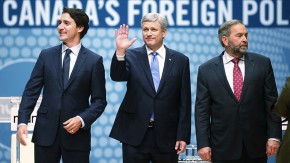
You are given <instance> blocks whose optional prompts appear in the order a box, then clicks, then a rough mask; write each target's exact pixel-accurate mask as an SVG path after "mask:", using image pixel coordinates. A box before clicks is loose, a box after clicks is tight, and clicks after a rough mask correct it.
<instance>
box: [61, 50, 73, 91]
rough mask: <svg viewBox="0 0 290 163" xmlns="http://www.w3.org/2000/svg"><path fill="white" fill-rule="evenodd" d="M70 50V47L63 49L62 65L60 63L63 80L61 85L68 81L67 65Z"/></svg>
mask: <svg viewBox="0 0 290 163" xmlns="http://www.w3.org/2000/svg"><path fill="white" fill-rule="evenodd" d="M71 52H72V51H71V50H70V49H66V51H65V55H64V58H63V65H62V71H63V72H62V73H63V74H62V80H63V87H65V86H66V83H67V81H68V78H69V65H70V56H69V54H70V53H71Z"/></svg>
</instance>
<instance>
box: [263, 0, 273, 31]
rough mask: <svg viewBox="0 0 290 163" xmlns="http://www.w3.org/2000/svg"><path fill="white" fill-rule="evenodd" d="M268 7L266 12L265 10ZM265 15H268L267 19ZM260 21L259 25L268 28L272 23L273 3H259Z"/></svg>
mask: <svg viewBox="0 0 290 163" xmlns="http://www.w3.org/2000/svg"><path fill="white" fill-rule="evenodd" d="M267 7H268V9H269V10H268V12H267V10H266V8H267ZM266 13H268V19H267V18H266V17H267V16H266ZM260 21H261V24H263V25H265V26H269V25H271V24H273V22H274V3H273V2H272V1H267V0H266V1H261V4H260Z"/></svg>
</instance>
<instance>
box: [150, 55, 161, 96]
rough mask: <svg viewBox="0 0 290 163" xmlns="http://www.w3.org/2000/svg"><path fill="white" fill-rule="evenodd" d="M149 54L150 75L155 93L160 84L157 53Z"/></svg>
mask: <svg viewBox="0 0 290 163" xmlns="http://www.w3.org/2000/svg"><path fill="white" fill-rule="evenodd" d="M151 54H152V59H151V74H152V78H153V82H154V87H155V91H156V92H157V90H158V86H159V83H160V75H159V62H158V58H157V55H158V53H157V52H152V53H151Z"/></svg>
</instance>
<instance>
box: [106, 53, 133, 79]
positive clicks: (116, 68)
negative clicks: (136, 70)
mask: <svg viewBox="0 0 290 163" xmlns="http://www.w3.org/2000/svg"><path fill="white" fill-rule="evenodd" d="M126 57H127V55H126V56H125V58H126ZM129 70H130V67H129V64H128V61H127V59H125V60H122V61H118V59H117V56H116V53H115V54H114V56H113V58H112V62H111V69H110V76H111V79H112V80H113V81H127V79H128V76H129Z"/></svg>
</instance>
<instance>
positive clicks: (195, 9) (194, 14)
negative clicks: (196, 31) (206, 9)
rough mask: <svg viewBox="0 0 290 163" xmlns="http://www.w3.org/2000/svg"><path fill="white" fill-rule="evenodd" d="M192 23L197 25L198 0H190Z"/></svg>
mask: <svg viewBox="0 0 290 163" xmlns="http://www.w3.org/2000/svg"><path fill="white" fill-rule="evenodd" d="M191 8H192V14H191V15H192V25H194V26H196V25H198V11H199V10H198V9H199V8H198V0H193V1H192V7H191Z"/></svg>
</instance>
